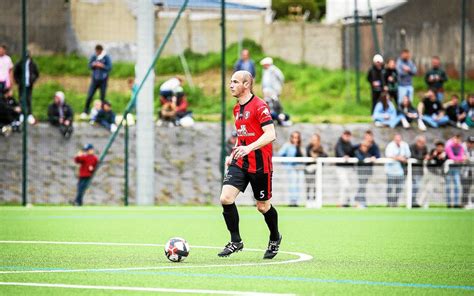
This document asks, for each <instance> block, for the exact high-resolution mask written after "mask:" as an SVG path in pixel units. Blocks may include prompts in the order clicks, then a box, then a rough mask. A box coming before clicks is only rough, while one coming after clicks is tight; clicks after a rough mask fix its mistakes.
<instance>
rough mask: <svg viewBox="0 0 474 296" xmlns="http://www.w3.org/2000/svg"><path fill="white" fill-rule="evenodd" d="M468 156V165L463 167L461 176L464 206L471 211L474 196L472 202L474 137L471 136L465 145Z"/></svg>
mask: <svg viewBox="0 0 474 296" xmlns="http://www.w3.org/2000/svg"><path fill="white" fill-rule="evenodd" d="M463 148H464V153H465V155H466V165H465V166H464V167H463V170H462V172H461V173H462V175H461V185H462V204H463V205H464V206H465V207H466V208H469V209H472V208H473V205H474V196H473V198H472V199H471V200H470V199H469V195H470V193H471V187H472V183H473V182H474V136H469V137H468V138H467V141H466V142H464V144H463Z"/></svg>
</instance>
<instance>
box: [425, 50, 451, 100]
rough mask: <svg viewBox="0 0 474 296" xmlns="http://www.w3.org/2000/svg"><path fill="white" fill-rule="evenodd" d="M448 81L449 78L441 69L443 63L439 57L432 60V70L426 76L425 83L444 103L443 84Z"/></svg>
mask: <svg viewBox="0 0 474 296" xmlns="http://www.w3.org/2000/svg"><path fill="white" fill-rule="evenodd" d="M446 81H448V76H447V75H446V72H444V70H443V69H441V61H440V59H439V57H437V56H434V57H432V58H431V69H430V70H429V71H428V72H426V74H425V82H426V85H427V86H428V88H429V89H431V90H432V91H433V92H434V93H435V94H436V98H437V99H438V101H440V102H443V98H444V89H443V84H444V83H445V82H446Z"/></svg>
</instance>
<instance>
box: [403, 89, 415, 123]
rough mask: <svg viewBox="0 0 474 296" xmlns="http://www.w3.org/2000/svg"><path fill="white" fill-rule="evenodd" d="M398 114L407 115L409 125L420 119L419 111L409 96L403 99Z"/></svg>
mask: <svg viewBox="0 0 474 296" xmlns="http://www.w3.org/2000/svg"><path fill="white" fill-rule="evenodd" d="M398 113H399V114H403V115H405V119H406V120H407V122H408V123H409V124H411V123H412V121H414V120H416V119H418V110H416V109H415V107H413V105H412V103H411V102H410V98H409V97H408V96H404V97H403V100H402V103H401V104H400V106H399V107H398Z"/></svg>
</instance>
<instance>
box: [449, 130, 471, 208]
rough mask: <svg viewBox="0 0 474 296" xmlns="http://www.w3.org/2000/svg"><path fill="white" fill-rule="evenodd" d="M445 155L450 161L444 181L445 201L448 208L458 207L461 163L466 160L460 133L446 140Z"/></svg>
mask: <svg viewBox="0 0 474 296" xmlns="http://www.w3.org/2000/svg"><path fill="white" fill-rule="evenodd" d="M445 150H446V156H447V157H448V159H449V160H451V161H452V163H450V164H449V166H448V172H447V174H446V177H445V181H446V202H447V205H448V208H451V207H455V208H459V207H460V204H459V191H460V190H461V164H462V163H463V162H464V161H465V160H466V155H464V147H463V145H462V139H461V135H460V134H457V135H455V136H454V137H452V138H451V139H449V140H448V141H447V142H446V147H445ZM451 183H453V185H454V188H453V189H454V200H453V201H454V204H451Z"/></svg>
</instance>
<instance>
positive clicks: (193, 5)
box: [153, 0, 265, 11]
mask: <svg viewBox="0 0 474 296" xmlns="http://www.w3.org/2000/svg"><path fill="white" fill-rule="evenodd" d="M183 3H184V0H153V4H155V5H160V6H165V7H168V8H180V7H181V6H182V5H183ZM225 6H226V9H234V10H258V11H261V10H265V7H262V6H255V5H247V4H240V3H232V2H226V3H225ZM187 8H189V9H203V10H215V9H220V8H221V1H220V0H189V2H188V6H187Z"/></svg>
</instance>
